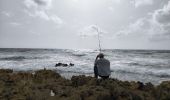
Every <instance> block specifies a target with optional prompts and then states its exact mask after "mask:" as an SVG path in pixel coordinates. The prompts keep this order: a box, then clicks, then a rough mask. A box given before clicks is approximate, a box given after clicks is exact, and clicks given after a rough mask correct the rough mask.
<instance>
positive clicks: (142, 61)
mask: <svg viewBox="0 0 170 100" xmlns="http://www.w3.org/2000/svg"><path fill="white" fill-rule="evenodd" d="M102 52H103V53H104V54H105V58H107V59H108V60H110V62H111V71H112V74H111V77H112V78H117V79H120V80H128V81H142V82H152V83H153V84H159V83H160V82H162V81H166V80H170V50H112V49H109V50H103V51H102ZM97 54H98V51H97V50H89V49H88V50H87V49H84V50H69V49H0V68H4V69H6V68H9V69H13V70H14V71H35V70H39V69H44V68H46V69H51V70H55V71H57V72H59V73H60V74H62V75H63V76H65V77H67V78H68V77H71V76H72V75H93V65H94V60H95V57H96V55H97ZM59 62H61V63H67V64H69V63H73V64H75V65H74V66H69V67H55V64H56V63H59Z"/></svg>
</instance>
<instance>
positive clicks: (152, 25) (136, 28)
mask: <svg viewBox="0 0 170 100" xmlns="http://www.w3.org/2000/svg"><path fill="white" fill-rule="evenodd" d="M132 34H136V35H139V34H140V35H143V36H146V37H148V39H149V40H151V41H153V40H154V41H157V40H158V41H161V40H167V39H168V40H169V39H170V1H169V2H168V4H166V5H164V7H163V8H161V9H158V10H155V11H154V12H153V13H152V14H150V16H149V17H145V18H140V19H138V20H137V21H136V22H134V23H131V24H130V25H129V26H128V27H126V28H125V29H123V30H121V31H118V32H117V33H116V34H115V35H114V37H120V36H127V35H132Z"/></svg>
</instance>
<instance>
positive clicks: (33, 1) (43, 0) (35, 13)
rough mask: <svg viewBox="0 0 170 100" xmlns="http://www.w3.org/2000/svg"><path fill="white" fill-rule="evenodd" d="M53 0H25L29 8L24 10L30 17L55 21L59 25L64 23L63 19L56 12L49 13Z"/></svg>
mask: <svg viewBox="0 0 170 100" xmlns="http://www.w3.org/2000/svg"><path fill="white" fill-rule="evenodd" d="M51 2H52V0H25V1H24V4H25V5H26V7H27V9H24V12H25V13H27V14H28V15H29V16H30V17H39V18H41V19H44V20H46V21H51V22H54V23H55V24H57V25H61V24H63V20H62V19H61V18H60V17H58V16H57V15H55V14H52V13H49V12H48V10H49V9H50V8H51V6H52V4H51Z"/></svg>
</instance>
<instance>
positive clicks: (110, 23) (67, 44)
mask: <svg viewBox="0 0 170 100" xmlns="http://www.w3.org/2000/svg"><path fill="white" fill-rule="evenodd" d="M97 31H98V32H99V34H100V39H101V46H102V48H105V49H106V48H107V49H108V48H110V49H111V48H112V49H170V0H0V48H71V49H97V48H98V39H97V34H98V33H97Z"/></svg>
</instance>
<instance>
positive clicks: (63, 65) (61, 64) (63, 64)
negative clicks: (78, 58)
mask: <svg viewBox="0 0 170 100" xmlns="http://www.w3.org/2000/svg"><path fill="white" fill-rule="evenodd" d="M60 66H62V67H68V66H74V64H73V63H69V64H65V63H57V64H56V65H55V67H60Z"/></svg>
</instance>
